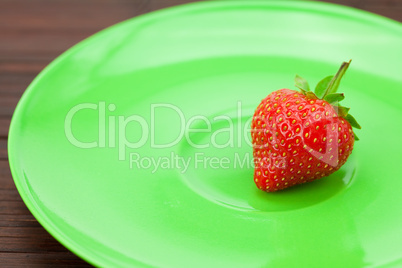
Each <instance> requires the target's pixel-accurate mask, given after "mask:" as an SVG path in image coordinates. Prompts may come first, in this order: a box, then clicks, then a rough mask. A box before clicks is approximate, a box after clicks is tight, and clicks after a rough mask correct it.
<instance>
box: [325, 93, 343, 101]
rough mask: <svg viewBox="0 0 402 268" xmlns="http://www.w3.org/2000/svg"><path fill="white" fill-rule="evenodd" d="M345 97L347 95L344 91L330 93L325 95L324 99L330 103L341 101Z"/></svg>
mask: <svg viewBox="0 0 402 268" xmlns="http://www.w3.org/2000/svg"><path fill="white" fill-rule="evenodd" d="M344 98H345V96H344V95H343V93H330V94H328V95H327V96H325V97H324V100H325V101H327V102H328V103H335V102H340V101H341V100H343V99H344Z"/></svg>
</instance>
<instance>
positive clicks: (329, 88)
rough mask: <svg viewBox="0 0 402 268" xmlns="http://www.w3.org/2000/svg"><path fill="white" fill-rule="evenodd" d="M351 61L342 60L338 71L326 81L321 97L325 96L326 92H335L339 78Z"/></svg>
mask: <svg viewBox="0 0 402 268" xmlns="http://www.w3.org/2000/svg"><path fill="white" fill-rule="evenodd" d="M351 61H352V60H349V61H348V62H342V65H341V67H340V68H339V70H338V72H337V73H336V74H335V76H334V77H333V78H332V79H331V81H330V82H329V83H328V86H327V88H326V89H325V92H324V96H323V98H325V96H327V95H328V94H331V93H335V92H336V91H337V90H338V87H339V84H340V82H341V79H342V77H343V75H344V74H345V72H346V70H347V69H348V67H349V65H350V63H351Z"/></svg>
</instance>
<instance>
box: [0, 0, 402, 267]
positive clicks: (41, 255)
mask: <svg viewBox="0 0 402 268" xmlns="http://www.w3.org/2000/svg"><path fill="white" fill-rule="evenodd" d="M189 2H195V1H188V0H131V1H130V0H85V1H80V0H0V267H91V266H90V265H89V264H87V263H86V262H84V261H83V260H81V259H80V258H78V257H77V256H75V255H74V254H73V253H71V252H70V251H68V250H67V249H66V248H64V247H63V246H62V245H61V244H60V243H58V242H57V241H56V240H55V239H54V238H53V237H52V236H50V235H49V234H48V233H47V232H46V231H45V230H44V229H43V228H42V227H41V225H40V224H39V223H38V222H37V221H36V220H35V218H34V217H33V216H32V215H31V213H30V212H29V211H28V209H27V208H26V206H25V205H24V203H23V202H22V200H21V198H20V196H19V194H18V192H17V190H16V188H15V186H14V183H13V180H12V177H11V174H10V170H9V166H8V157H7V137H8V127H9V123H10V119H11V116H12V114H13V111H14V108H15V106H16V105H17V102H18V101H19V99H20V97H21V94H22V93H23V92H24V90H25V89H26V87H27V86H28V85H29V83H30V82H31V81H32V79H33V78H34V77H35V76H36V75H37V74H38V73H39V72H40V71H41V70H42V69H43V68H44V67H45V66H46V65H47V64H48V63H50V62H51V61H52V60H53V59H54V58H55V57H57V56H58V55H60V54H61V53H62V52H63V51H65V50H66V49H68V48H69V47H71V46H72V45H74V44H76V43H77V42H79V41H81V40H82V39H84V38H86V37H88V36H90V35H92V34H93V33H95V32H97V31H99V30H101V29H103V28H105V27H108V26H110V25H112V24H115V23H117V22H120V21H123V20H125V19H128V18H131V17H134V16H138V15H140V14H144V13H147V12H150V11H153V10H157V9H161V8H164V7H168V6H174V5H179V4H183V3H189ZM327 2H333V3H339V4H343V5H349V6H353V7H356V8H360V9H363V10H368V11H371V12H374V13H377V14H380V15H383V16H386V17H389V18H392V19H395V20H398V21H402V1H401V0H332V1H327Z"/></svg>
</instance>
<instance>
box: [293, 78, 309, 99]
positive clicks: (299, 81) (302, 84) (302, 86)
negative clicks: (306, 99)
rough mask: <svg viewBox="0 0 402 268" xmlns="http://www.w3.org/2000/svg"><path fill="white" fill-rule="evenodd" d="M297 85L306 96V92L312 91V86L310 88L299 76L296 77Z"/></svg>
mask: <svg viewBox="0 0 402 268" xmlns="http://www.w3.org/2000/svg"><path fill="white" fill-rule="evenodd" d="M295 85H296V87H297V88H299V89H300V90H301V91H302V93H303V94H304V95H306V92H309V91H310V86H309V84H308V82H307V81H306V79H304V78H302V77H300V76H298V75H296V77H295Z"/></svg>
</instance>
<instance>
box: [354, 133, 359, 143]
mask: <svg viewBox="0 0 402 268" xmlns="http://www.w3.org/2000/svg"><path fill="white" fill-rule="evenodd" d="M353 136H354V137H355V141H358V140H360V139H359V137H357V135H356V133H354V132H353Z"/></svg>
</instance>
